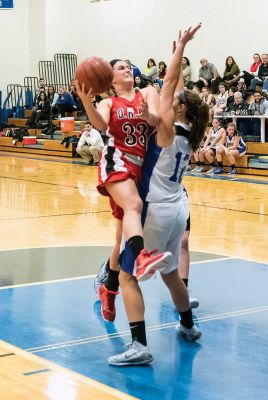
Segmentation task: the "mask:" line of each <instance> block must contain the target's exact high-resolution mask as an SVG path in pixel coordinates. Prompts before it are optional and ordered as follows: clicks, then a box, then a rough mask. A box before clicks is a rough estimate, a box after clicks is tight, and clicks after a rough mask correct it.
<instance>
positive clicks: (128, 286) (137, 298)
mask: <svg viewBox="0 0 268 400" xmlns="http://www.w3.org/2000/svg"><path fill="white" fill-rule="evenodd" d="M119 282H120V287H121V289H122V294H123V300H124V305H125V310H126V313H127V317H128V321H129V322H136V321H144V301H143V296H142V292H141V290H140V287H139V284H138V282H137V279H136V278H135V277H134V276H132V275H130V274H128V273H127V272H124V271H122V270H121V271H120V274H119Z"/></svg>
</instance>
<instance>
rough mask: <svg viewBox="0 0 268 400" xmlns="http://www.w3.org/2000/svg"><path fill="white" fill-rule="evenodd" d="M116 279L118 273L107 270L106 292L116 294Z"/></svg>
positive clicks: (117, 282) (117, 283)
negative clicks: (109, 291)
mask: <svg viewBox="0 0 268 400" xmlns="http://www.w3.org/2000/svg"><path fill="white" fill-rule="evenodd" d="M118 277H119V271H114V270H112V269H109V272H108V278H107V281H106V282H105V287H106V288H107V289H108V290H111V291H113V292H117V290H118V288H119V280H118Z"/></svg>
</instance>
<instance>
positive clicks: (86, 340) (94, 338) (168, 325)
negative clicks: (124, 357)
mask: <svg viewBox="0 0 268 400" xmlns="http://www.w3.org/2000/svg"><path fill="white" fill-rule="evenodd" d="M264 311H268V306H261V307H256V308H248V309H244V310H237V311H231V312H228V313H222V314H215V315H209V316H205V317H201V318H199V319H195V320H194V321H195V322H198V323H204V322H207V321H215V320H221V319H225V318H234V317H239V316H243V315H248V314H254V313H257V312H264ZM177 324H178V321H175V322H170V323H166V324H160V325H152V326H149V327H148V328H147V329H146V331H147V332H154V331H159V330H162V329H166V328H173V327H175V326H176V325H177ZM129 335H130V332H129V330H127V331H121V332H117V333H111V334H107V335H99V336H92V337H88V338H82V339H74V340H70V341H66V342H60V343H55V344H50V345H44V346H39V347H32V348H28V349H25V350H27V351H30V352H32V353H41V352H45V351H51V350H57V349H61V348H65V347H72V346H80V345H83V344H88V343H94V342H100V341H103V340H108V339H116V338H119V337H124V336H129Z"/></svg>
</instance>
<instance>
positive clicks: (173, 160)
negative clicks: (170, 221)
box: [140, 123, 192, 203]
mask: <svg viewBox="0 0 268 400" xmlns="http://www.w3.org/2000/svg"><path fill="white" fill-rule="evenodd" d="M175 129H176V135H175V137H174V140H173V143H172V144H171V145H170V146H169V147H159V146H158V145H157V144H156V135H152V136H151V137H150V139H149V142H148V148H147V152H146V157H145V161H144V164H143V174H142V180H141V184H140V196H141V198H142V199H143V200H144V201H146V202H148V203H160V202H176V201H178V200H180V198H181V196H182V192H183V185H182V184H181V181H182V178H183V176H184V174H185V171H186V169H187V167H188V163H189V159H190V156H191V153H192V149H191V146H190V144H189V140H188V133H189V130H190V127H189V126H188V125H185V124H182V123H176V124H175Z"/></svg>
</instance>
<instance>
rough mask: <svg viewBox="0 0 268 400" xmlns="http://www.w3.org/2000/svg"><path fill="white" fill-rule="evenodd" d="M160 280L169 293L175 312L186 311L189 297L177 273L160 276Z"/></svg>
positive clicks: (188, 306)
mask: <svg viewBox="0 0 268 400" xmlns="http://www.w3.org/2000/svg"><path fill="white" fill-rule="evenodd" d="M161 278H162V279H163V281H164V283H165V285H166V286H167V287H168V289H169V291H170V295H171V297H172V300H173V303H174V304H175V307H176V309H177V311H181V312H184V311H188V310H189V308H190V303H189V295H188V291H187V288H186V286H185V284H184V283H183V281H182V279H181V278H180V277H179V275H178V271H177V270H175V271H173V272H171V273H170V274H167V275H165V274H161Z"/></svg>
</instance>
